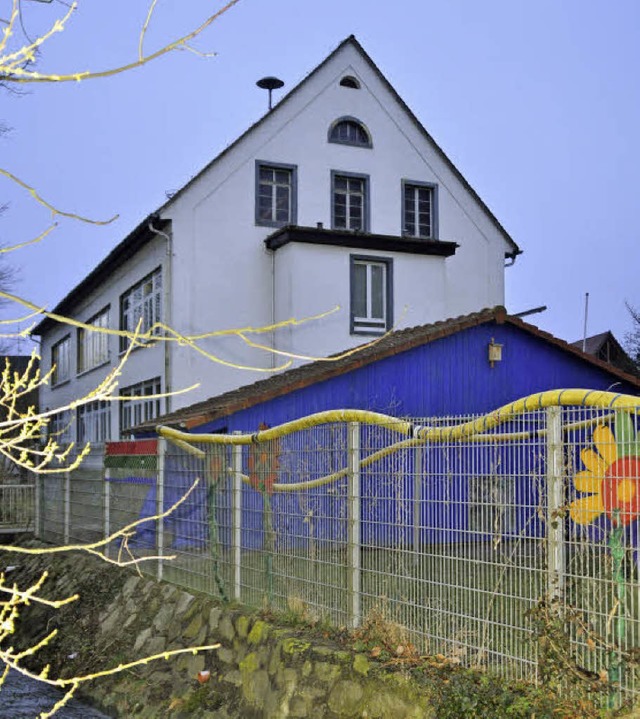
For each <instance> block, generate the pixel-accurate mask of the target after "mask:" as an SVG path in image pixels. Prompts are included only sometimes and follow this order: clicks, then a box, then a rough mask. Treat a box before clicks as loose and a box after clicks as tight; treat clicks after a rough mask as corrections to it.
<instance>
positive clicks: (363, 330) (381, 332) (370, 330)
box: [350, 327, 389, 337]
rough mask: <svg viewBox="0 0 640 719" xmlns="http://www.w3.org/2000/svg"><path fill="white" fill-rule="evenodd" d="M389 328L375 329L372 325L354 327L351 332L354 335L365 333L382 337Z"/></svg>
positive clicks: (368, 335)
mask: <svg viewBox="0 0 640 719" xmlns="http://www.w3.org/2000/svg"><path fill="white" fill-rule="evenodd" d="M388 331H389V330H388V329H386V328H385V329H380V330H377V329H373V328H371V327H353V328H352V329H351V332H350V334H352V335H360V336H362V335H365V336H367V337H382V335H384V334H386V333H387V332H388Z"/></svg>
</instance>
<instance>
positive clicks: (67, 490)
mask: <svg viewBox="0 0 640 719" xmlns="http://www.w3.org/2000/svg"><path fill="white" fill-rule="evenodd" d="M70 536H71V472H65V473H64V534H63V539H62V541H63V543H64V544H69V539H70Z"/></svg>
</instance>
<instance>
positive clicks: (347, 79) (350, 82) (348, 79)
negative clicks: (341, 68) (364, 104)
mask: <svg viewBox="0 0 640 719" xmlns="http://www.w3.org/2000/svg"><path fill="white" fill-rule="evenodd" d="M340 85H341V86H342V87H350V88H351V89H352V90H359V89H360V82H359V81H358V80H357V79H356V78H355V77H354V76H353V75H345V76H344V77H343V78H342V80H340Z"/></svg>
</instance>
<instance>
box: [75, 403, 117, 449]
mask: <svg viewBox="0 0 640 719" xmlns="http://www.w3.org/2000/svg"><path fill="white" fill-rule="evenodd" d="M76 424H77V427H76V431H77V438H78V444H86V443H87V442H91V444H103V443H104V442H108V441H109V440H110V439H111V404H110V403H109V402H105V401H103V400H95V401H94V402H89V403H87V404H84V405H82V406H80V407H78V409H77V422H76Z"/></svg>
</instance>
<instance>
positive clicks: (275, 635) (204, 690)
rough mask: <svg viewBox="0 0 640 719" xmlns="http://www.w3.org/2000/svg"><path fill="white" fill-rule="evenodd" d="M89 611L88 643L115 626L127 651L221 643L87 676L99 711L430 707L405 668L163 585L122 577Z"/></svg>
mask: <svg viewBox="0 0 640 719" xmlns="http://www.w3.org/2000/svg"><path fill="white" fill-rule="evenodd" d="M141 600H143V601H141ZM149 615H151V616H149ZM145 617H149V619H150V623H149V624H147V622H146V620H145ZM99 620H100V622H99V637H98V644H105V646H108V645H109V644H110V643H112V642H114V641H115V642H116V643H119V641H118V640H119V636H118V635H120V634H121V633H123V632H124V633H126V634H128V636H129V637H130V642H131V646H132V651H133V654H134V655H135V656H143V655H152V654H157V653H161V652H164V651H167V650H171V649H175V648H180V647H184V646H197V645H201V644H206V643H211V642H216V641H219V642H220V645H221V646H220V648H219V649H217V650H214V651H210V652H203V653H200V654H197V655H192V654H188V655H183V656H180V657H177V658H175V659H171V660H169V661H164V660H161V661H160V662H152V663H150V664H149V665H147V666H145V667H142V668H140V669H136V670H135V672H134V673H131V674H130V673H127V674H125V675H121V676H120V677H119V678H118V680H117V681H115V682H114V681H110V682H104V683H100V682H97V683H96V684H95V685H94V687H93V688H92V696H93V698H94V699H95V700H97V701H98V703H99V705H100V706H101V707H102V708H103V709H104V710H105V711H106V712H107V713H109V712H111V713H113V712H114V710H115V711H116V712H117V713H118V716H121V717H140V718H141V719H142V718H143V717H154V718H156V717H159V716H165V714H164V713H163V714H160V713H159V711H158V701H159V700H160V705H161V706H162V708H163V710H164V711H165V712H166V716H171V717H176V719H182V717H212V716H213V717H221V718H222V717H243V718H244V717H265V719H266V718H269V719H272V718H273V719H275V718H276V717H278V718H279V717H283V718H284V717H301V718H304V717H313V719H322V718H324V717H326V719H330V718H331V719H332V718H334V717H335V718H337V717H341V718H342V717H345V718H346V717H371V719H387V718H388V719H420V718H422V717H431V716H432V714H431V713H430V711H429V709H428V708H427V702H426V701H425V699H424V697H421V696H420V695H419V692H418V691H417V689H416V688H415V687H413V686H412V684H411V682H410V681H409V680H408V679H407V678H405V677H403V676H402V675H401V674H400V673H392V674H387V673H384V672H382V671H381V669H380V668H379V667H377V666H376V665H375V664H372V663H371V662H370V660H369V659H368V658H367V656H366V655H364V654H359V653H356V652H353V651H348V650H345V649H344V648H341V647H338V646H335V645H332V644H330V643H328V642H324V641H323V642H315V641H311V640H310V639H309V638H308V637H305V636H302V634H301V633H296V632H295V631H294V630H293V629H283V628H278V627H276V626H274V625H272V624H271V623H269V622H267V621H265V620H263V619H261V618H259V617H256V616H251V615H249V614H247V613H246V612H243V611H240V610H237V609H230V608H224V607H221V606H216V605H214V604H213V603H212V601H211V600H209V599H208V598H204V597H194V596H193V595H191V594H188V593H186V592H183V591H180V590H179V589H178V588H176V587H174V586H171V585H156V584H154V583H152V582H149V581H147V580H145V579H142V578H139V577H130V578H129V579H128V580H127V581H126V583H125V584H124V586H123V588H122V591H121V592H120V593H119V594H118V595H117V596H116V598H115V600H114V601H113V602H112V603H111V604H110V605H109V606H108V607H107V608H106V609H105V610H104V611H103V612H102V614H101V615H100V618H99ZM142 625H144V627H143V628H141V627H142ZM206 671H208V672H209V673H210V675H209V680H208V681H206V682H205V683H202V684H199V682H198V680H197V676H198V674H199V673H201V672H206ZM167 690H169V691H167Z"/></svg>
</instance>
